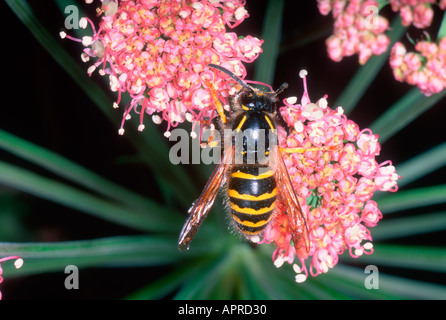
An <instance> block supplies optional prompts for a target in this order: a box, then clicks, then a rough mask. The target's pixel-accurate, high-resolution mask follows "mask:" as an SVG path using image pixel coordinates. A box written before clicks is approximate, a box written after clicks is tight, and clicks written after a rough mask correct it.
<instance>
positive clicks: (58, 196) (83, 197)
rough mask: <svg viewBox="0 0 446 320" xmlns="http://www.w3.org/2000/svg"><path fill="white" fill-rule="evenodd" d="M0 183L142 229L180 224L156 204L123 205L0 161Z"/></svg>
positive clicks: (179, 219)
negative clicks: (137, 207) (140, 207)
mask: <svg viewBox="0 0 446 320" xmlns="http://www.w3.org/2000/svg"><path fill="white" fill-rule="evenodd" d="M0 183H2V184H4V185H7V186H9V187H12V188H15V189H18V190H21V191H23V192H27V193H30V194H33V195H35V196H37V197H40V198H43V199H47V200H50V201H53V202H56V203H59V204H62V205H65V206H67V207H70V208H73V209H76V210H79V211H82V212H85V213H88V214H92V215H94V216H96V217H99V218H101V219H105V220H107V221H111V222H114V223H118V224H121V225H124V226H127V227H131V228H135V229H138V230H144V231H160V230H172V229H174V228H175V227H176V225H181V223H182V219H181V217H180V216H179V215H177V214H174V213H173V212H170V211H169V210H168V209H165V208H163V207H159V208H158V210H156V211H155V210H154V208H155V206H153V207H152V210H153V211H152V212H139V211H136V210H133V209H128V208H124V207H122V206H121V205H118V204H116V203H112V202H110V201H107V200H105V199H102V198H99V197H97V196H94V195H91V194H89V193H87V192H85V191H81V190H79V189H76V188H74V187H71V186H69V185H66V184H63V183H61V182H57V181H54V180H52V179H49V178H45V177H42V176H39V175H37V174H35V173H33V172H30V171H28V170H25V169H21V168H19V167H16V166H13V165H10V164H8V163H5V162H1V161H0Z"/></svg>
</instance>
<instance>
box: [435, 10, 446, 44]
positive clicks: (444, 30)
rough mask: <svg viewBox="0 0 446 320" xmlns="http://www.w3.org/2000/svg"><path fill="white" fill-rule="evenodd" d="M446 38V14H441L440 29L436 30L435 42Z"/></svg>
mask: <svg viewBox="0 0 446 320" xmlns="http://www.w3.org/2000/svg"><path fill="white" fill-rule="evenodd" d="M444 37H446V12H443V20H442V21H441V25H440V28H439V29H438V34H437V41H438V40H440V39H441V38H444Z"/></svg>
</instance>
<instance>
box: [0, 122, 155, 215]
mask: <svg viewBox="0 0 446 320" xmlns="http://www.w3.org/2000/svg"><path fill="white" fill-rule="evenodd" d="M0 148H1V149H3V150H5V151H8V152H10V153H12V154H14V155H16V156H18V157H20V158H22V159H25V160H28V161H30V162H32V163H35V164H37V165H39V166H41V167H43V168H45V169H47V170H49V171H50V172H52V173H55V174H57V175H59V176H61V177H64V178H66V179H68V180H70V181H72V182H75V183H78V184H80V185H81V186H83V187H86V188H88V189H90V190H92V191H95V192H97V193H99V194H102V195H104V196H107V197H109V198H110V199H112V200H114V201H117V202H121V203H123V204H126V205H127V206H129V207H133V208H137V209H138V210H140V211H143V210H148V211H151V210H155V211H161V209H162V208H161V207H159V205H157V204H156V203H155V202H154V201H151V200H149V199H147V198H144V197H143V196H141V195H139V194H136V193H134V192H132V191H130V190H129V189H127V188H123V187H121V186H119V185H117V184H115V183H113V182H112V181H110V180H107V179H104V178H102V177H101V176H99V175H98V174H96V173H94V172H92V171H90V170H88V169H86V168H84V167H82V166H80V165H78V164H76V163H74V162H72V161H70V160H68V159H66V158H64V157H62V156H60V155H58V154H56V153H54V152H52V151H50V150H48V149H45V148H43V147H40V146H38V145H36V144H33V143H31V142H29V141H26V140H24V139H21V138H19V137H16V136H14V135H12V134H10V133H8V132H6V131H3V130H1V129H0Z"/></svg>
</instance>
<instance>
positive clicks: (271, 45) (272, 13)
mask: <svg viewBox="0 0 446 320" xmlns="http://www.w3.org/2000/svg"><path fill="white" fill-rule="evenodd" d="M283 8H284V1H283V0H269V1H268V7H267V10H266V13H265V18H264V20H263V28H262V38H263V40H264V42H263V46H262V49H263V52H262V54H260V56H259V57H258V59H257V60H256V62H255V67H256V68H255V74H254V79H255V80H256V81H261V82H264V83H267V84H272V83H273V81H274V74H275V70H276V61H277V56H278V53H279V46H280V36H281V31H282V16H283ZM296 72H297V71H296Z"/></svg>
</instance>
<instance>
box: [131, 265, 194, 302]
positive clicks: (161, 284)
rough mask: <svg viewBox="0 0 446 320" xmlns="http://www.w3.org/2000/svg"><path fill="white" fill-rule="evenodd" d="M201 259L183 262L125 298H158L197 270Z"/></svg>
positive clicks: (172, 289) (176, 286)
mask: <svg viewBox="0 0 446 320" xmlns="http://www.w3.org/2000/svg"><path fill="white" fill-rule="evenodd" d="M201 263H202V261H201V260H199V261H198V262H196V261H194V262H192V263H184V264H181V266H180V267H179V268H177V269H175V270H174V271H172V272H170V273H168V274H167V275H166V276H164V277H161V278H159V279H157V280H156V281H154V282H152V283H151V284H149V285H147V286H145V287H143V288H141V289H140V290H138V291H136V292H134V293H132V294H131V295H129V296H128V297H126V299H129V300H153V299H160V298H163V297H165V296H166V295H168V294H170V293H171V292H173V291H174V290H175V289H176V288H178V287H179V286H180V285H181V284H182V283H183V282H185V281H186V280H187V279H189V278H190V277H191V276H193V275H194V274H195V273H196V272H198V271H199V269H200V268H201V267H202V266H201Z"/></svg>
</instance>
